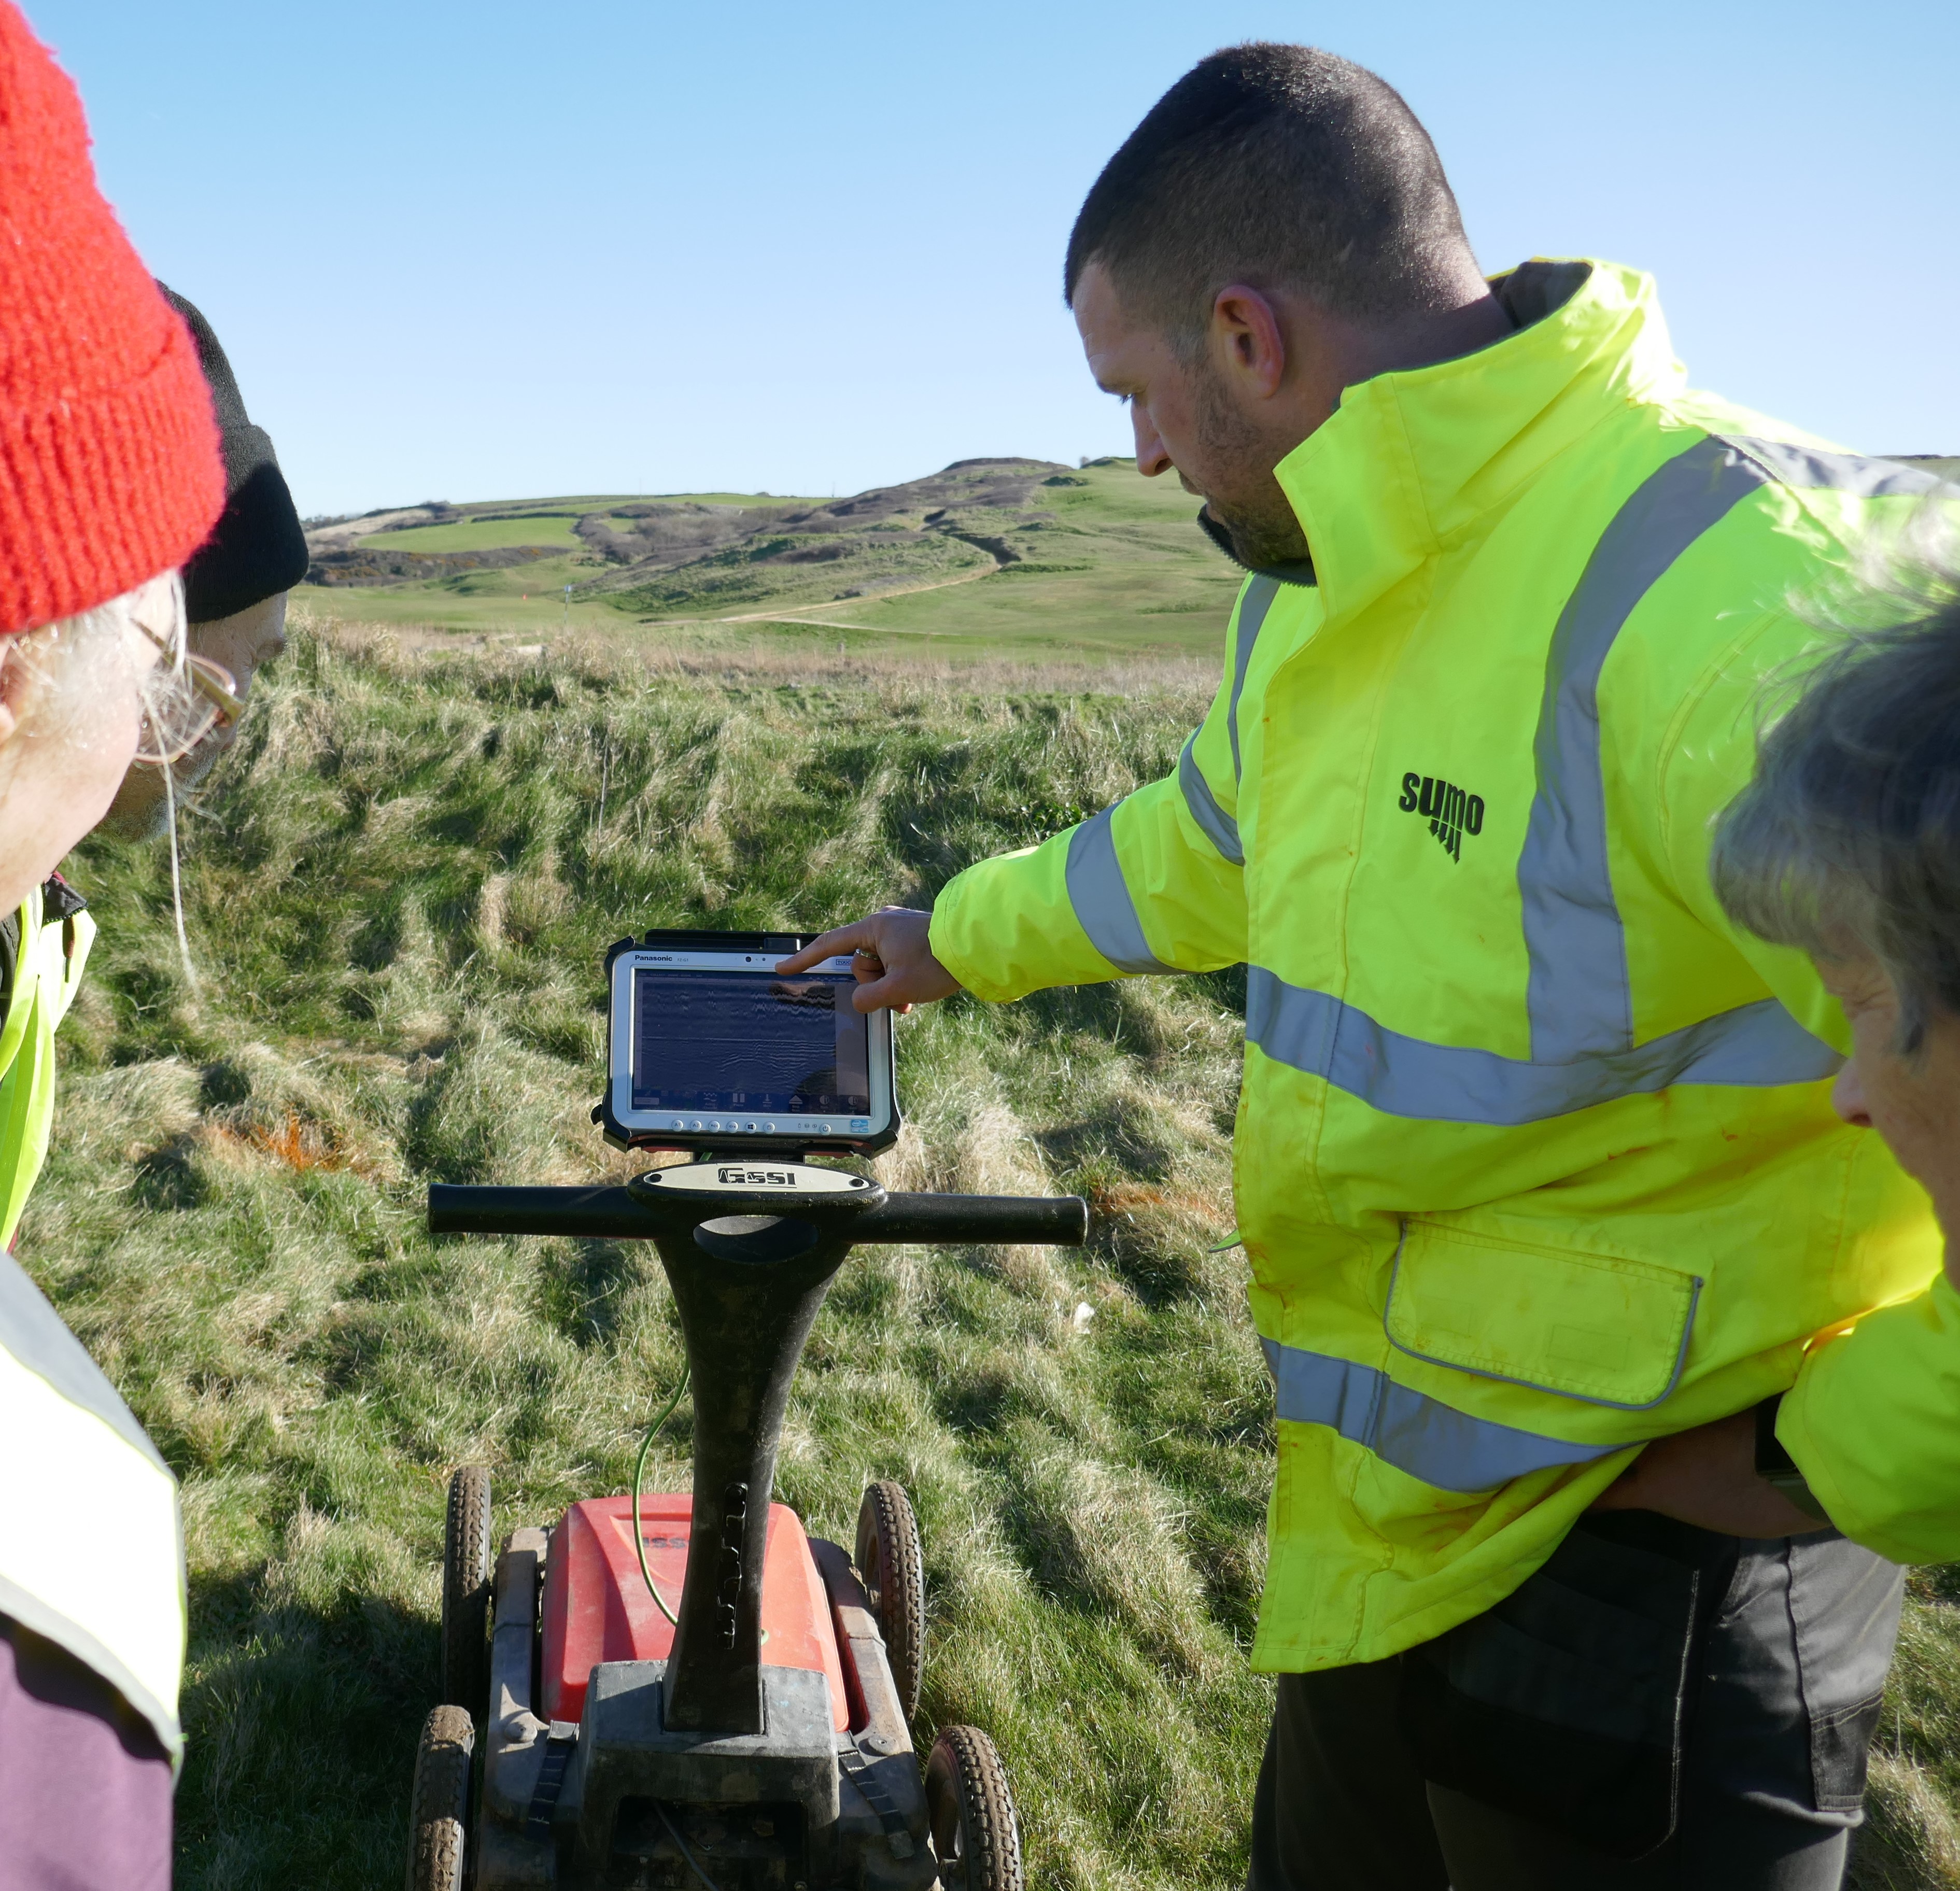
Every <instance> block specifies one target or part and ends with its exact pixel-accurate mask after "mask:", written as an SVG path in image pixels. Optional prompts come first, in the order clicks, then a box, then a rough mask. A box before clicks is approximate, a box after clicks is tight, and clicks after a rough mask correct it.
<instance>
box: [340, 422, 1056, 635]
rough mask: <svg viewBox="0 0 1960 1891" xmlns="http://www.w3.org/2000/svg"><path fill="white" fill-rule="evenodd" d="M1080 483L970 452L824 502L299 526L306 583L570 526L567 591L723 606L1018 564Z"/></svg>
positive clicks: (479, 549)
mask: <svg viewBox="0 0 1960 1891" xmlns="http://www.w3.org/2000/svg"><path fill="white" fill-rule="evenodd" d="M1087 483H1088V482H1087V481H1086V480H1085V479H1083V478H1082V476H1080V473H1079V472H1078V470H1077V469H1076V468H1074V467H1071V466H1062V465H1060V464H1058V463H1056V462H1055V461H1052V460H1025V459H1011V458H1010V459H975V460H956V461H955V462H954V463H953V464H952V465H951V466H947V467H946V468H944V469H943V470H942V471H940V472H938V473H932V474H930V475H928V476H927V477H926V478H924V479H913V480H909V481H907V482H905V483H904V484H902V485H892V486H877V487H873V489H870V491H868V492H859V493H855V494H853V495H851V497H850V498H844V499H834V500H831V501H826V502H812V501H809V500H794V499H790V500H774V499H771V498H768V496H767V495H756V496H755V497H754V498H750V499H748V500H746V501H740V500H736V499H732V498H731V499H726V500H705V499H700V498H690V497H678V498H653V499H629V500H614V501H577V500H571V501H567V500H559V501H530V502H524V501H510V500H499V501H491V502H488V503H487V504H484V505H473V506H457V505H449V504H447V503H446V502H438V501H431V502H430V503H428V504H426V505H419V506H407V507H400V508H394V509H392V510H388V511H381V512H377V513H369V514H364V516H362V517H358V518H355V519H337V520H331V521H319V522H317V524H315V525H314V527H313V529H312V530H310V532H309V533H308V534H307V542H308V545H309V546H310V549H311V550H312V552H313V564H312V568H311V569H310V571H309V572H308V573H307V581H308V582H309V583H310V584H319V585H323V586H329V587H342V586H348V585H355V586H368V585H383V584H385V585H395V584H409V583H416V582H428V581H431V580H435V579H441V578H447V577H451V576H454V575H460V574H461V573H464V572H468V571H490V570H500V569H508V568H511V567H513V566H517V565H527V564H532V563H535V562H537V561H539V560H540V559H546V558H556V557H561V556H563V555H564V554H565V552H566V551H567V549H568V546H567V544H566V543H565V540H566V536H567V533H569V535H570V536H571V539H572V540H574V541H575V542H576V544H577V546H578V547H579V548H581V549H583V550H584V552H585V553H586V554H587V556H589V557H590V558H591V559H593V560H596V561H597V562H599V563H600V564H601V565H603V567H604V569H603V571H601V572H600V573H597V574H596V575H585V576H582V577H581V578H578V579H574V581H573V584H572V590H573V593H574V595H577V594H579V593H581V592H584V593H587V594H593V595H598V596H603V597H606V598H607V599H608V600H609V601H611V602H613V603H616V604H617V605H618V606H619V607H620V608H622V609H624V610H632V611H634V612H635V613H656V614H666V613H670V612H674V611H686V612H697V611H700V610H712V611H719V610H724V609H725V608H726V607H727V606H730V605H735V604H742V603H762V602H767V601H769V600H772V599H775V598H777V597H779V596H780V595H781V594H782V593H783V592H784V590H785V589H786V588H788V589H790V590H793V591H799V592H800V591H807V590H810V589H812V588H817V589H820V590H822V591H824V592H825V593H826V594H827V595H828V596H829V597H830V598H832V599H833V600H835V599H838V598H847V597H864V596H867V595H870V594H875V593H877V592H879V591H888V590H891V589H893V588H895V587H900V586H905V585H911V584H918V583H921V582H924V581H932V580H934V579H938V578H947V577H950V576H953V575H958V574H959V573H961V572H963V571H973V572H975V574H976V575H984V573H985V571H986V570H987V569H988V568H993V569H1000V568H1004V567H1005V566H1008V565H1017V564H1021V563H1023V562H1029V561H1030V560H1031V559H1034V558H1035V557H1036V556H1038V554H1039V549H1040V546H1041V540H1039V536H1037V535H1038V534H1039V533H1041V532H1042V531H1043V530H1047V529H1048V528H1050V527H1053V526H1054V525H1055V523H1056V520H1055V513H1054V511H1052V508H1048V507H1046V506H1044V505H1042V503H1041V498H1042V488H1043V487H1044V486H1048V487H1062V486H1079V485H1086V484H1087ZM543 521H550V522H552V524H553V525H554V526H555V527H557V529H556V530H555V531H553V532H551V533H548V534H546V533H539V532H538V531H537V530H536V525H537V524H539V522H543ZM457 528H462V529H463V530H462V531H461V533H458V532H457ZM439 534H442V535H446V536H450V537H453V536H469V537H471V538H475V539H479V540H482V541H483V542H482V543H473V544H468V545H463V544H457V545H455V546H450V544H448V543H437V542H436V540H437V539H438V535H439ZM492 540H498V541H501V542H497V543H492V542H491V541H492ZM531 540H535V541H536V542H535V543H533V542H528V541H531ZM798 567H821V568H823V569H822V573H821V577H820V579H819V581H818V582H817V583H816V584H815V585H813V584H809V583H799V582H797V581H794V579H792V580H791V582H790V583H789V584H788V585H787V586H786V585H785V583H784V579H785V578H786V577H788V575H790V574H791V573H794V572H795V571H797V568H798ZM811 576H812V578H816V577H817V575H816V574H815V573H812V574H811Z"/></svg>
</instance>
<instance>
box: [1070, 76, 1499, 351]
mask: <svg viewBox="0 0 1960 1891" xmlns="http://www.w3.org/2000/svg"><path fill="white" fill-rule="evenodd" d="M1468 259H1469V245H1468V242H1467V240H1465V237H1464V234H1463V223H1462V217H1461V216H1460V215H1459V213H1458V211H1457V208H1456V197H1455V196H1453V194H1452V193H1451V191H1450V188H1449V180H1448V179H1446V177H1444V176H1443V165H1442V164H1441V161H1440V160H1439V159H1438V158H1437V154H1436V147H1435V146H1434V145H1432V144H1431V143H1430V140H1429V134H1428V133H1427V132H1425V131H1424V129H1423V128H1422V126H1421V123H1419V122H1418V119H1417V118H1416V116H1415V114H1414V113H1413V112H1411V110H1409V108H1408V106H1407V105H1406V104H1405V103H1404V102H1403V100H1402V95H1401V94H1399V93H1398V92H1397V91H1395V88H1393V87H1392V86H1390V85H1388V84H1385V83H1384V82H1383V81H1382V80H1380V79H1379V78H1376V76H1375V75H1374V74H1373V73H1372V72H1367V71H1364V70H1363V68H1361V67H1360V66H1358V65H1352V64H1351V63H1350V62H1348V60H1346V59H1337V58H1335V56H1334V55H1333V54H1332V53H1322V52H1320V51H1319V50H1318V49H1316V48H1314V47H1313V46H1274V45H1269V44H1265V43H1254V44H1252V45H1247V46H1229V47H1227V48H1226V49H1224V50H1223V51H1222V52H1217V53H1212V54H1211V56H1209V57H1208V58H1206V59H1201V60H1199V62H1198V64H1197V65H1195V66H1193V67H1192V69H1191V70H1190V71H1189V72H1187V73H1186V74H1185V75H1184V77H1183V78H1181V79H1179V81H1178V82H1177V83H1176V84H1175V85H1173V87H1172V88H1170V90H1169V91H1168V92H1166V93H1165V94H1164V95H1163V97H1162V98H1160V99H1159V100H1157V103H1156V104H1155V105H1153V107H1151V108H1150V112H1149V113H1148V114H1147V116H1145V118H1144V121H1143V123H1141V125H1139V126H1138V127H1137V129H1135V130H1134V132H1131V134H1130V135H1129V136H1128V138H1126V139H1125V141H1124V143H1123V147H1122V149H1121V150H1120V151H1118V152H1117V154H1115V157H1113V158H1111V159H1110V160H1109V163H1108V164H1106V165H1105V166H1104V167H1103V174H1102V176H1101V177H1098V178H1097V179H1096V183H1095V186H1094V188H1093V189H1091V190H1090V193H1089V195H1088V197H1087V199H1085V200H1084V202H1083V205H1082V211H1081V214H1080V215H1079V216H1077V218H1076V220H1075V228H1074V232H1073V234H1071V236H1070V237H1069V240H1068V264H1067V266H1066V269H1065V272H1064V279H1063V293H1064V297H1065V298H1066V299H1067V300H1068V301H1069V302H1070V303H1071V304H1073V303H1074V300H1075V292H1076V288H1077V284H1078V283H1079V282H1080V280H1081V277H1082V272H1083V270H1084V269H1086V268H1087V266H1089V265H1090V263H1092V262H1093V263H1100V264H1102V266H1103V268H1104V269H1106V270H1108V272H1109V275H1110V276H1111V278H1112V281H1113V282H1114V283H1115V288H1116V291H1117V293H1118V295H1120V296H1121V297H1122V301H1123V304H1124V306H1125V309H1126V310H1128V311H1130V312H1131V314H1133V315H1134V317H1138V318H1141V319H1143V320H1149V321H1151V322H1153V323H1156V324H1157V326H1160V328H1161V329H1162V330H1163V332H1164V333H1167V334H1169V336H1171V338H1172V339H1173V341H1174V342H1177V343H1178V344H1179V345H1180V346H1182V347H1185V348H1188V347H1192V346H1195V344H1196V342H1197V340H1198V337H1199V336H1201V335H1203V333H1204V332H1205V329H1206V327H1207V326H1208V323H1209V322H1210V320H1211V305H1212V302H1213V300H1214V298H1215V297H1216V296H1217V293H1218V291H1220V289H1222V288H1224V287H1225V286H1226V285H1227V284H1228V283H1231V282H1244V283H1246V284H1247V285H1249V286H1250V287H1252V288H1284V289H1290V290H1291V291H1294V292H1295V293H1297V294H1302V295H1305V296H1308V297H1310V298H1312V299H1313V301H1316V303H1318V304H1319V305H1320V306H1321V307H1323V308H1325V309H1326V310H1328V311H1329V312H1330V313H1332V314H1337V315H1341V316H1345V317H1349V318H1350V319H1351V320H1362V321H1374V320H1392V319H1393V318H1394V317H1396V316H1398V315H1405V314H1410V313H1412V312H1414V311H1416V310H1426V309H1430V308H1434V307H1439V306H1443V298H1445V296H1446V294H1448V293H1449V291H1451V290H1452V289H1453V288H1457V287H1458V286H1459V285H1461V283H1462V278H1463V267H1464V265H1465V263H1466V262H1467V261H1468Z"/></svg>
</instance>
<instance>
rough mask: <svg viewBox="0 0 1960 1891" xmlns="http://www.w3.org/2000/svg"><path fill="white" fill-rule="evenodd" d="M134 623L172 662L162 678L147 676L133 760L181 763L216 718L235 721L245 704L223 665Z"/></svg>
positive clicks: (163, 764) (161, 765) (162, 765)
mask: <svg viewBox="0 0 1960 1891" xmlns="http://www.w3.org/2000/svg"><path fill="white" fill-rule="evenodd" d="M136 628H137V629H138V630H140V631H141V632H142V633H143V635H145V637H147V638H149V640H150V641H151V643H153V644H154V645H156V646H157V648H158V649H159V650H161V651H162V652H163V653H164V657H165V658H166V660H167V661H168V663H169V664H170V673H168V674H167V676H166V677H165V678H164V679H162V680H146V681H145V688H144V690H143V726H142V731H140V733H139V734H138V736H137V738H136V756H135V759H137V760H138V762H147V763H148V765H149V766H151V767H152V768H167V767H168V766H170V764H171V763H172V762H181V761H182V760H183V758H184V757H185V756H187V755H188V754H189V753H190V752H191V750H192V749H194V748H196V747H197V745H198V744H199V743H200V742H202V740H204V738H205V737H206V736H208V734H210V733H211V732H212V730H213V729H215V727H217V726H218V724H219V723H221V722H222V723H224V724H226V726H227V727H229V726H230V725H231V724H234V723H235V722H236V721H237V720H238V718H239V717H240V716H241V715H243V714H244V712H245V705H244V704H243V702H241V701H240V699H238V697H237V696H236V695H235V694H234V691H235V689H237V683H235V681H234V679H233V676H232V674H231V671H230V670H227V669H225V668H224V667H223V666H222V665H221V664H215V663H213V662H212V661H211V660H210V658H209V657H200V656H198V655H196V654H195V653H194V652H192V651H186V650H183V649H182V648H180V646H179V645H177V643H176V642H175V641H173V640H172V639H170V638H166V637H160V636H158V635H157V633H156V632H154V630H152V629H151V628H150V627H149V626H148V624H145V623H141V622H139V623H138V625H137V626H136ZM178 664H181V665H182V669H181V671H179V670H177V665H178Z"/></svg>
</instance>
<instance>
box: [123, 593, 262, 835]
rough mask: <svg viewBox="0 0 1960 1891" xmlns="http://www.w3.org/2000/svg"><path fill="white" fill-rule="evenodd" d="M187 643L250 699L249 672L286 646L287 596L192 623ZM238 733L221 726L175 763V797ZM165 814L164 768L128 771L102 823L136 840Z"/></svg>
mask: <svg viewBox="0 0 1960 1891" xmlns="http://www.w3.org/2000/svg"><path fill="white" fill-rule="evenodd" d="M186 644H187V645H188V647H189V649H190V650H191V651H192V652H193V654H196V655H198V656H200V657H209V658H210V660H211V661H212V662H213V663H215V664H217V665H218V667H219V668H220V669H221V670H228V671H229V672H230V673H231V678H232V681H233V684H234V689H235V692H236V693H237V695H238V696H240V698H243V697H246V696H250V694H251V691H252V678H253V674H254V673H256V671H257V670H259V669H260V668H262V667H263V666H264V665H266V664H269V663H270V662H271V661H272V659H273V658H274V657H276V656H278V654H279V653H280V651H282V650H284V649H285V647H286V594H285V592H284V591H280V592H278V594H276V595H275V596H273V597H268V598H266V599H263V600H261V601H260V602H259V603H256V604H253V605H252V606H250V608H249V609H247V610H241V611H238V612H236V613H234V614H233V615H232V616H229V617H218V618H214V619H212V620H210V621H209V622H205V623H201V624H192V625H191V626H190V627H189V631H188V632H187V633H186ZM237 734H238V731H237V726H236V725H235V724H232V723H230V722H220V723H218V724H216V726H215V727H213V729H212V731H211V733H210V734H208V735H207V736H206V737H205V738H204V740H202V742H200V743H199V744H198V745H197V747H196V748H194V749H193V750H191V752H190V753H189V754H188V755H187V756H185V757H184V758H183V760H182V761H181V762H177V763H176V764H175V765H174V766H173V770H172V772H173V775H174V777H175V779H176V784H177V793H178V794H183V791H185V790H186V788H195V787H196V785H197V784H198V783H199V782H201V781H202V780H203V779H204V778H205V775H208V774H209V773H210V772H211V769H212V764H213V763H215V762H216V761H217V759H218V757H219V756H221V755H222V754H223V753H224V751H225V750H227V749H228V748H229V747H231V744H232V743H233V742H234V740H237ZM163 818H164V772H163V770H162V769H156V768H132V769H131V770H130V771H129V775H128V776H127V777H126V778H125V780H124V782H123V783H122V786H121V787H120V788H118V789H117V790H116V799H115V801H113V803H112V804H110V810H109V814H108V818H107V823H106V824H107V827H108V829H109V830H110V832H112V833H116V834H121V835H123V836H126V837H130V838H135V837H140V836H143V835H145V834H149V833H153V832H156V831H157V829H158V827H159V826H161V823H162V821H163Z"/></svg>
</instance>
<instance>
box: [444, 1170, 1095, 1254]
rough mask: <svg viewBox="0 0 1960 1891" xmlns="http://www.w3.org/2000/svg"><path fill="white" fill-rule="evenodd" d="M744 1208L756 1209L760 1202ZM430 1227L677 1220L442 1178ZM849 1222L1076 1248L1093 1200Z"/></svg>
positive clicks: (937, 1208) (1009, 1202)
mask: <svg viewBox="0 0 1960 1891" xmlns="http://www.w3.org/2000/svg"><path fill="white" fill-rule="evenodd" d="M734 1206H735V1205H734V1204H732V1203H731V1204H730V1208H731V1209H733V1208H734ZM759 1206H761V1205H760V1204H759V1203H754V1202H749V1201H745V1202H743V1203H742V1204H741V1208H743V1209H747V1210H749V1211H752V1212H753V1210H754V1209H755V1208H757V1207H759ZM428 1225H429V1232H430V1233H431V1234H562V1235H574V1236H578V1237H584V1238H587V1239H591V1238H595V1237H597V1238H601V1239H611V1240H652V1239H653V1238H654V1236H656V1235H657V1234H661V1233H663V1232H666V1231H667V1230H669V1229H670V1228H671V1227H672V1225H673V1224H672V1223H671V1221H668V1220H667V1219H666V1218H663V1217H662V1216H661V1215H659V1214H657V1212H656V1211H654V1210H653V1209H651V1208H648V1207H646V1206H645V1205H643V1204H642V1202H641V1200H640V1199H639V1198H638V1196H636V1195H634V1194H633V1193H632V1191H631V1190H629V1189H623V1188H584V1189H578V1188H574V1189H535V1188H533V1189H492V1188H477V1187H473V1186H463V1185H459V1184H455V1183H442V1182H438V1183H434V1184H432V1185H431V1187H430V1189H429V1196H428ZM848 1228H849V1234H850V1240H851V1246H854V1247H862V1246H866V1245H867V1244H868V1243H882V1242H907V1243H924V1242H969V1241H970V1242H973V1243H989V1244H998V1245H1001V1246H1009V1245H1016V1244H1020V1245H1029V1246H1040V1247H1077V1246H1080V1245H1081V1244H1082V1243H1083V1242H1084V1241H1085V1240H1087V1239H1088V1238H1089V1205H1088V1203H1087V1202H1084V1201H1083V1199H1082V1198H1081V1196H1080V1195H1054V1196H1044V1195H887V1196H886V1198H885V1199H884V1201H883V1202H882V1203H880V1205H878V1206H877V1208H867V1209H866V1210H865V1211H864V1212H863V1213H861V1214H859V1215H854V1216H853V1217H852V1218H851V1221H850V1222H849V1223H848Z"/></svg>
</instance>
